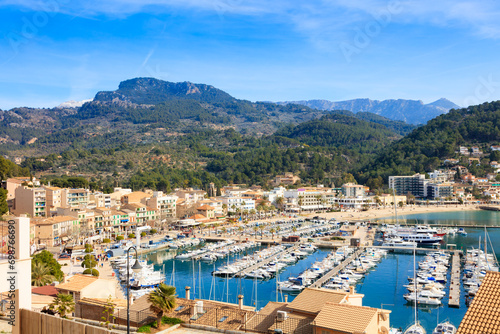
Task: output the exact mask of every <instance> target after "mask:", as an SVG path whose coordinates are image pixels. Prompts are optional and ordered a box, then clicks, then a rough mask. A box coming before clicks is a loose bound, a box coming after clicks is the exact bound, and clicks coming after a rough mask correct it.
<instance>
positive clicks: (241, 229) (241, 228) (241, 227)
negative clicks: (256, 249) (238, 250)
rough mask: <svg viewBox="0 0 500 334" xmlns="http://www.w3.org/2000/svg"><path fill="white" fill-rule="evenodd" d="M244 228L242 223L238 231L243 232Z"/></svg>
mask: <svg viewBox="0 0 500 334" xmlns="http://www.w3.org/2000/svg"><path fill="white" fill-rule="evenodd" d="M243 230H244V228H243V226H241V225H240V226H238V231H239V232H240V233H242V232H243Z"/></svg>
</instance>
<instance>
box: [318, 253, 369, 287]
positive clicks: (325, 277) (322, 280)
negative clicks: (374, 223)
mask: <svg viewBox="0 0 500 334" xmlns="http://www.w3.org/2000/svg"><path fill="white" fill-rule="evenodd" d="M363 251H364V249H363V248H359V249H358V250H357V251H355V252H354V253H353V254H351V256H349V257H348V258H347V259H345V260H344V261H342V262H341V263H340V264H339V265H338V266H336V267H335V268H333V269H332V270H330V271H329V272H327V273H326V274H325V275H323V276H322V277H321V278H320V279H319V280H317V281H316V282H314V283H313V284H311V286H310V287H311V288H321V287H322V286H323V284H325V283H326V282H328V281H329V280H330V278H332V277H333V276H335V275H337V274H338V272H339V271H341V270H342V269H344V268H345V267H347V265H349V263H351V262H352V260H354V259H355V258H357V257H358V256H359V255H361V253H363Z"/></svg>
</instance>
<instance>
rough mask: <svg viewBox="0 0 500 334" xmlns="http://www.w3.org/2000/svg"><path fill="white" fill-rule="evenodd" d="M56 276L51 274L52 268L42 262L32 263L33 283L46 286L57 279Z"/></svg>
mask: <svg viewBox="0 0 500 334" xmlns="http://www.w3.org/2000/svg"><path fill="white" fill-rule="evenodd" d="M55 280H56V278H55V277H54V276H53V275H51V274H50V268H49V267H48V266H46V265H45V264H44V263H42V262H38V263H32V264H31V285H33V286H44V285H47V284H50V283H52V282H53V281H55Z"/></svg>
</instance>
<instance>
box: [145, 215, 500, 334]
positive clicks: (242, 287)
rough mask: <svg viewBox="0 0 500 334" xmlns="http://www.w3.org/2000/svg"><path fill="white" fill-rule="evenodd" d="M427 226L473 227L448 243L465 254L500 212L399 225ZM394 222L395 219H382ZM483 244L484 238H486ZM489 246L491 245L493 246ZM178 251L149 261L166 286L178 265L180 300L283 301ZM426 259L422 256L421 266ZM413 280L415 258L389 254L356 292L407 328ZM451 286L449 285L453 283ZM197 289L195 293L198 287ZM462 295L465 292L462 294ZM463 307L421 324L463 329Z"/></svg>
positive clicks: (498, 237) (437, 312)
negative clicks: (187, 296)
mask: <svg viewBox="0 0 500 334" xmlns="http://www.w3.org/2000/svg"><path fill="white" fill-rule="evenodd" d="M405 220H407V221H409V222H415V220H416V221H417V222H418V223H425V224H431V225H432V224H451V225H465V224H467V225H471V227H470V228H469V227H467V228H465V229H466V231H467V232H468V235H467V236H461V235H457V236H454V237H448V236H447V237H445V241H446V242H447V243H453V244H457V246H458V247H459V248H461V249H464V250H465V249H466V248H468V247H476V248H477V247H478V241H479V236H481V238H483V236H484V229H483V228H474V227H472V226H473V225H475V224H478V225H481V226H482V225H485V224H486V225H491V226H500V212H490V211H465V212H439V213H426V214H416V215H406V216H399V217H398V221H399V222H400V223H401V224H403V223H404V221H405ZM383 221H385V222H388V223H392V222H393V221H394V219H393V218H387V219H383ZM488 233H489V236H490V239H491V241H492V244H493V246H495V245H500V229H499V228H492V229H488ZM482 240H483V239H482ZM443 247H444V246H443ZM488 247H489V245H488ZM497 248H498V249H495V252H496V254H497V257H499V256H500V246H499V247H497ZM329 252H330V251H329V250H319V251H317V252H315V253H314V254H312V255H311V256H309V257H307V258H305V259H303V260H300V261H299V262H297V263H296V264H295V265H292V266H289V267H287V268H286V269H285V271H283V272H282V273H281V274H280V280H285V279H287V278H288V277H289V276H295V275H297V274H298V273H300V272H302V271H303V270H305V269H307V268H309V266H310V265H311V264H312V263H314V262H315V261H317V260H321V259H323V258H324V257H326V255H327V254H328V253H329ZM175 254H176V252H173V251H159V252H156V253H150V254H148V255H147V256H146V258H147V259H148V262H150V263H154V264H155V269H156V270H164V271H165V275H166V283H168V284H173V283H174V282H173V276H172V271H173V267H174V262H175V287H176V288H177V294H178V295H179V296H180V297H184V296H185V290H184V288H185V286H190V287H191V298H203V299H215V300H219V301H229V302H231V303H237V300H238V299H237V296H238V295H239V294H242V295H243V296H244V304H245V305H251V306H256V307H257V309H261V308H263V307H264V306H265V305H266V304H267V302H268V301H275V300H276V299H277V298H278V300H279V301H282V300H283V299H282V296H281V295H278V296H277V295H276V279H271V280H268V281H259V280H257V281H255V280H249V279H238V278H233V279H229V280H227V279H224V278H219V277H215V278H214V277H212V275H211V272H212V271H213V270H214V264H213V263H212V264H207V263H203V262H201V264H199V263H198V262H196V261H195V262H194V266H193V262H192V261H179V260H174V259H173V257H174V256H175ZM243 255H244V254H238V255H235V256H230V258H229V262H232V261H233V260H234V258H235V257H241V256H243ZM421 258H422V256H419V255H417V262H418V261H419V259H421ZM226 263H227V259H223V260H218V261H217V262H215V268H217V267H219V266H221V265H223V264H226ZM412 275H413V257H412V255H409V254H389V255H387V256H386V258H384V259H383V260H382V262H381V263H379V265H378V266H377V267H376V268H375V269H374V270H372V271H370V272H369V273H368V274H367V275H366V276H365V278H364V279H363V280H361V281H360V283H359V284H358V285H357V287H356V291H357V292H359V293H362V294H364V295H365V296H364V298H363V305H365V306H371V307H377V308H380V307H383V308H384V309H389V310H391V311H392V313H391V315H390V321H391V326H392V327H402V328H403V329H404V328H406V327H407V326H408V325H410V324H411V323H413V321H414V311H413V307H412V305H410V304H407V303H406V300H405V299H404V298H403V295H404V294H405V293H406V292H407V290H406V288H405V287H404V286H403V285H405V284H407V283H408V280H407V278H408V276H412ZM448 284H449V283H448ZM193 287H194V288H193ZM462 293H463V291H462ZM293 298H294V296H293V295H289V297H288V300H289V301H291V300H293ZM461 302H462V304H461V306H460V308H458V309H457V308H450V307H448V305H447V297H445V298H443V305H442V306H440V307H423V308H420V309H419V311H418V317H419V320H420V322H421V324H422V325H423V326H424V327H425V328H426V329H427V331H428V333H429V332H432V329H434V327H435V326H436V324H437V322H438V320H439V321H443V320H445V319H448V320H449V321H451V322H452V323H453V324H455V326H457V327H458V325H459V323H460V321H461V319H462V318H463V316H464V315H465V312H466V311H467V307H466V306H465V298H462V300H461Z"/></svg>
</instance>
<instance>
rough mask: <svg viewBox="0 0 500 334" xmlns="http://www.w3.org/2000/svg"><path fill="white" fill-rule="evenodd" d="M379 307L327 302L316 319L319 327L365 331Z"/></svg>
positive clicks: (355, 331)
mask: <svg viewBox="0 0 500 334" xmlns="http://www.w3.org/2000/svg"><path fill="white" fill-rule="evenodd" d="M376 315H377V309H375V308H371V307H366V306H354V305H348V304H338V303H326V304H325V305H324V306H323V308H322V309H321V312H319V314H318V316H317V317H316V318H315V319H314V322H315V325H316V326H318V327H322V328H326V329H332V330H334V331H340V332H345V333H364V331H365V330H366V327H368V325H369V324H370V322H371V321H372V320H373V319H374V317H376Z"/></svg>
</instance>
